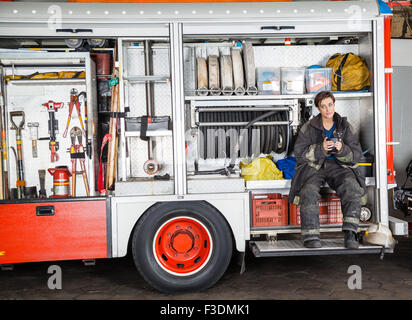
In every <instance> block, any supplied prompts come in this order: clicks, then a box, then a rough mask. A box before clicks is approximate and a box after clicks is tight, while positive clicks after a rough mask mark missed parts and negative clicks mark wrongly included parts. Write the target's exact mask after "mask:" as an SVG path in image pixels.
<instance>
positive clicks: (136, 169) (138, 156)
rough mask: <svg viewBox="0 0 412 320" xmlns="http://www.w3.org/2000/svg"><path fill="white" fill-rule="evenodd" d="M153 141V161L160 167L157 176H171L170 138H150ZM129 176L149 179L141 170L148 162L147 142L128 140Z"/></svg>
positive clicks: (131, 138)
mask: <svg viewBox="0 0 412 320" xmlns="http://www.w3.org/2000/svg"><path fill="white" fill-rule="evenodd" d="M151 140H152V141H154V145H155V147H154V150H153V156H154V159H155V160H156V161H157V162H158V163H159V164H160V165H162V169H161V170H160V172H159V174H161V175H164V174H166V173H167V174H169V175H170V176H172V175H173V141H172V137H170V136H168V137H152V138H151ZM129 156H130V176H131V177H150V175H148V174H146V173H145V172H144V170H143V164H144V163H145V161H146V160H148V154H147V142H146V141H143V140H141V139H140V138H138V137H130V138H129Z"/></svg>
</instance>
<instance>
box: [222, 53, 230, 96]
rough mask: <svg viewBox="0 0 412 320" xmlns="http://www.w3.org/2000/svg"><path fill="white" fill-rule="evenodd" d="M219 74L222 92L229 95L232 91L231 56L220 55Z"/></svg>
mask: <svg viewBox="0 0 412 320" xmlns="http://www.w3.org/2000/svg"><path fill="white" fill-rule="evenodd" d="M220 75H221V78H222V92H223V94H224V95H225V96H231V95H232V93H233V70H232V58H231V57H230V56H222V57H221V58H220Z"/></svg>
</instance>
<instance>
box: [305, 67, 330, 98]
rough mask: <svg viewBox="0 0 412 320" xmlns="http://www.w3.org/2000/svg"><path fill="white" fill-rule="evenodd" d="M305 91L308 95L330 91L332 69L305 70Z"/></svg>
mask: <svg viewBox="0 0 412 320" xmlns="http://www.w3.org/2000/svg"><path fill="white" fill-rule="evenodd" d="M305 79H306V91H307V92H309V93H312V92H320V91H330V90H331V89H332V68H313V69H306V71H305Z"/></svg>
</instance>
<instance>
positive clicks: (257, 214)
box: [252, 193, 289, 227]
mask: <svg viewBox="0 0 412 320" xmlns="http://www.w3.org/2000/svg"><path fill="white" fill-rule="evenodd" d="M252 206H253V219H252V225H253V226H254V227H271V226H286V225H288V211H289V210H288V197H287V196H282V195H281V194H280V193H270V194H254V195H252Z"/></svg>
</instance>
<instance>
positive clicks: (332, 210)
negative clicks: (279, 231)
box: [289, 194, 343, 225]
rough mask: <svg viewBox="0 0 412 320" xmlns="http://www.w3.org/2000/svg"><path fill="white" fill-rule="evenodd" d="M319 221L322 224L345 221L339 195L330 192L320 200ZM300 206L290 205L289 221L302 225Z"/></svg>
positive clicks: (292, 223)
mask: <svg viewBox="0 0 412 320" xmlns="http://www.w3.org/2000/svg"><path fill="white" fill-rule="evenodd" d="M318 203H319V222H320V224H340V223H342V221H343V214H342V207H341V202H340V199H339V197H338V196H337V195H336V194H330V195H328V196H327V197H325V198H322V199H320V200H319V202H318ZM299 209H300V207H299V206H296V205H294V204H290V205H289V223H290V224H291V225H300V210H299Z"/></svg>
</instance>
